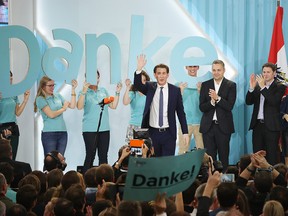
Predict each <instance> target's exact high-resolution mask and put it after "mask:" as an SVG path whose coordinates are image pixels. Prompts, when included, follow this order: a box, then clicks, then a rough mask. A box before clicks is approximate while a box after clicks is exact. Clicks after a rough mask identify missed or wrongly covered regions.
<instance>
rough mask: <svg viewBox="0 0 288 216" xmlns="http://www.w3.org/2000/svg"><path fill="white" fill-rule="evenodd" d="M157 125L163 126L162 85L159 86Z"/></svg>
mask: <svg viewBox="0 0 288 216" xmlns="http://www.w3.org/2000/svg"><path fill="white" fill-rule="evenodd" d="M159 126H160V127H162V126H163V87H160V99H159Z"/></svg>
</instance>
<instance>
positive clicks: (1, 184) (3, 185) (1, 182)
mask: <svg viewBox="0 0 288 216" xmlns="http://www.w3.org/2000/svg"><path fill="white" fill-rule="evenodd" d="M0 189H1V191H0V192H1V194H4V195H5V194H6V192H7V181H6V179H5V176H4V175H3V174H2V173H0Z"/></svg>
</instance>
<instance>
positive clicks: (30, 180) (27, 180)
mask: <svg viewBox="0 0 288 216" xmlns="http://www.w3.org/2000/svg"><path fill="white" fill-rule="evenodd" d="M27 184H29V185H33V186H34V187H35V189H36V190H37V195H38V194H39V192H40V190H41V182H40V180H39V179H38V177H37V176H36V175H34V174H28V175H26V176H25V177H24V178H23V179H21V180H20V182H19V183H18V187H19V188H20V187H23V186H24V185H27Z"/></svg>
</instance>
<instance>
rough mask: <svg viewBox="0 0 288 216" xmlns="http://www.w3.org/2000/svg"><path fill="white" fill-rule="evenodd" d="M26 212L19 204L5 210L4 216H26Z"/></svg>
mask: <svg viewBox="0 0 288 216" xmlns="http://www.w3.org/2000/svg"><path fill="white" fill-rule="evenodd" d="M26 215H27V210H26V208H25V207H24V206H23V205H21V204H15V205H13V206H12V207H11V208H10V209H7V211H6V216H26Z"/></svg>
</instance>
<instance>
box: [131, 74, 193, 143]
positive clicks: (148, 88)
mask: <svg viewBox="0 0 288 216" xmlns="http://www.w3.org/2000/svg"><path fill="white" fill-rule="evenodd" d="M134 85H135V87H136V88H137V90H138V91H140V92H142V93H143V94H144V95H146V103H145V108H144V113H143V120H142V128H149V116H150V106H151V103H152V101H153V97H154V94H155V91H156V89H157V83H156V82H146V84H145V85H143V83H142V81H141V73H140V74H136V73H135V75H134ZM168 92H169V93H168V123H169V131H170V133H171V135H172V136H173V138H174V139H175V140H176V138H177V133H176V131H177V126H176V116H175V112H176V113H177V116H178V119H179V122H180V125H181V129H182V132H183V134H188V128H187V121H186V115H185V112H184V107H183V101H182V95H181V91H180V88H178V87H176V86H174V85H171V84H169V83H168Z"/></svg>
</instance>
